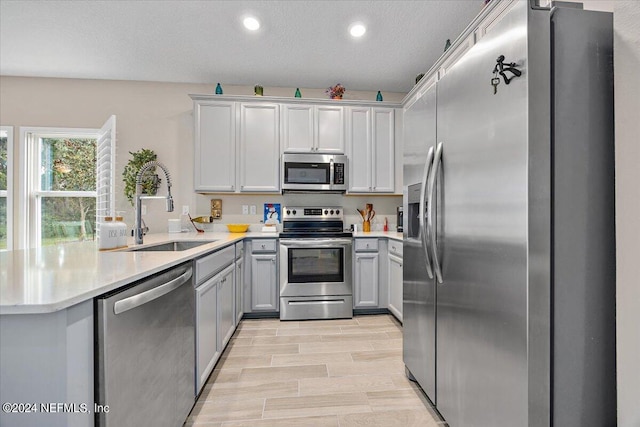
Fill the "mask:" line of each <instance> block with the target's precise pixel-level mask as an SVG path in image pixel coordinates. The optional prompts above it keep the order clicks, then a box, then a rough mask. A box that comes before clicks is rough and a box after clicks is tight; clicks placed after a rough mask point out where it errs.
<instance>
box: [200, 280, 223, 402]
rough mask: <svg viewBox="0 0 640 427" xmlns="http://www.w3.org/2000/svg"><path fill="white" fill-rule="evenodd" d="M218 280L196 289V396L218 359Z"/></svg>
mask: <svg viewBox="0 0 640 427" xmlns="http://www.w3.org/2000/svg"><path fill="white" fill-rule="evenodd" d="M218 279H219V276H215V277H213V278H211V279H209V280H208V281H206V282H205V283H203V284H202V285H200V286H199V287H197V288H196V395H197V394H198V393H200V390H202V386H204V384H205V382H207V378H208V377H209V374H211V371H213V367H214V366H215V364H216V362H217V361H218V358H219V357H220V352H219V351H218V340H217V334H218V332H217V331H218V303H217V293H218V292H217V291H218Z"/></svg>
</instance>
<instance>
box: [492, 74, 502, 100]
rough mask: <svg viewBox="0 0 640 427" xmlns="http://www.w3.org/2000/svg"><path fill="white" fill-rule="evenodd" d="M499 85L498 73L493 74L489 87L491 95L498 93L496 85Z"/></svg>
mask: <svg viewBox="0 0 640 427" xmlns="http://www.w3.org/2000/svg"><path fill="white" fill-rule="evenodd" d="M499 84H500V78H499V77H498V72H497V71H494V72H493V78H492V79H491V86H493V94H494V95H495V94H496V93H498V85H499Z"/></svg>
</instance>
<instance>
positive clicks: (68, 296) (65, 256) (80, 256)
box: [0, 233, 277, 314]
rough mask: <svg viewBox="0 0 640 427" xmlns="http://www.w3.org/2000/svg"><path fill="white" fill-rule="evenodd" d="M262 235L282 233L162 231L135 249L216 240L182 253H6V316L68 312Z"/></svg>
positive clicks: (76, 249) (84, 247) (77, 248)
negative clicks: (145, 279)
mask: <svg viewBox="0 0 640 427" xmlns="http://www.w3.org/2000/svg"><path fill="white" fill-rule="evenodd" d="M260 237H277V234H270V233H201V234H197V233H175V234H169V233H158V234H149V235H147V236H145V237H144V244H143V245H135V244H131V245H130V246H129V247H130V248H131V247H136V246H140V247H142V246H148V245H151V244H154V243H160V242H166V241H171V240H204V241H207V240H215V242H212V243H207V244H204V245H202V246H198V247H196V248H193V249H189V250H185V251H177V252H144V251H139V252H124V251H99V250H98V246H97V243H96V242H84V243H72V244H66V245H57V246H48V247H43V248H37V249H24V250H17V251H5V252H0V279H1V281H0V314H26V313H50V312H54V311H58V310H62V309H64V308H67V307H70V306H72V305H75V304H78V303H80V302H83V301H86V300H88V299H91V298H93V297H95V296H98V295H101V294H104V293H106V292H109V291H112V290H114V289H117V288H119V287H121V286H123V285H126V284H128V283H131V282H134V281H136V280H139V279H142V278H144V277H147V276H149V275H151V274H154V273H157V272H159V271H162V270H165V269H167V268H169V267H172V266H174V265H177V264H180V263H182V262H185V261H189V260H191V259H194V258H197V257H199V256H201V255H204V254H206V253H208V252H211V251H213V250H216V249H219V248H222V247H224V246H228V245H230V244H232V243H234V242H237V241H240V240H242V239H245V238H260ZM130 243H133V239H131V240H130Z"/></svg>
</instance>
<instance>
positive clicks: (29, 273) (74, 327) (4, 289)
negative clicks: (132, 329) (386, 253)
mask: <svg viewBox="0 0 640 427" xmlns="http://www.w3.org/2000/svg"><path fill="white" fill-rule="evenodd" d="M363 236H365V237H368V238H371V239H381V240H387V239H392V240H393V241H396V242H400V241H401V239H402V234H401V233H384V232H373V233H362V232H360V233H356V236H355V238H362V237H363ZM265 238H268V239H273V238H274V235H273V234H270V233H260V232H248V233H237V234H236V233H218V232H210V233H203V234H196V233H188V234H187V233H183V234H181V235H180V236H179V237H178V238H176V237H175V234H166V233H160V234H150V235H147V236H145V242H144V244H142V245H131V246H130V247H129V250H126V251H103V252H100V251H98V250H97V245H96V244H95V243H94V242H86V243H79V244H73V245H60V246H55V247H43V248H38V249H28V250H18V251H8V252H2V253H0V262H1V263H2V265H3V270H2V284H1V288H0V290H1V292H0V295H1V298H0V334H2V338H3V341H4V340H6V341H7V342H11V343H12V345H11V346H3V347H2V349H0V372H2V378H3V382H2V385H0V394H1V395H2V401H3V402H15V403H27V402H31V403H37V404H40V403H47V402H59V403H61V404H71V405H72V406H71V407H69V406H67V407H66V408H65V409H64V410H62V409H61V410H59V411H57V413H55V414H52V413H42V412H38V413H31V414H24V413H22V414H20V413H4V412H3V413H2V414H1V416H2V421H3V424H4V423H5V420H6V422H8V423H11V425H33V423H34V422H35V423H46V424H47V425H52V426H57V425H59V426H89V425H93V416H94V414H93V412H94V410H96V408H94V402H95V398H94V388H95V384H94V362H95V358H96V357H97V354H96V349H95V348H94V341H95V340H96V337H95V335H94V333H95V330H94V328H95V324H96V322H97V319H96V317H95V311H94V298H96V297H98V296H100V295H104V294H106V293H109V292H113V291H115V290H117V289H120V288H123V289H124V288H127V287H128V285H130V284H132V283H134V282H138V281H140V280H142V279H144V278H146V277H149V276H152V275H154V274H157V273H159V272H162V271H165V270H167V269H170V268H171V267H174V266H178V265H181V264H184V263H190V262H191V261H192V260H194V259H204V258H208V256H209V254H213V253H216V252H221V251H223V250H226V249H227V248H228V249H231V250H233V247H234V245H235V244H237V243H240V244H242V242H244V241H252V240H255V239H265ZM167 241H189V242H200V241H201V242H202V243H203V244H201V245H199V246H196V247H194V248H191V249H186V250H183V251H144V250H142V251H140V250H138V251H136V250H132V249H137V248H146V247H149V246H153V245H156V244H159V243H163V242H167ZM248 255H249V256H250V254H248ZM245 265H247V263H245ZM240 280H241V283H239V286H238V288H237V289H238V290H239V291H240V290H241V293H243V294H244V295H249V298H250V292H249V293H247V289H246V287H247V286H251V281H250V277H247V276H246V275H245V278H244V280H242V279H240ZM242 282H243V283H242ZM232 295H235V293H234V294H232ZM385 301H386V299H385ZM228 304H229V306H231V305H232V304H233V301H228ZM245 307H246V306H245ZM249 307H250V304H249ZM240 310H241V309H240ZM235 326H237V322H236V324H235ZM205 379H206V378H205ZM84 405H87V406H84ZM87 408H88V409H87ZM20 409H22V408H20ZM69 409H72V410H71V411H69ZM98 410H99V409H98ZM24 422H26V423H27V424H20V423H24Z"/></svg>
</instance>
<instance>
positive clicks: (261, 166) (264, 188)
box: [214, 103, 280, 193]
mask: <svg viewBox="0 0 640 427" xmlns="http://www.w3.org/2000/svg"><path fill="white" fill-rule="evenodd" d="M240 116H241V117H240V191H242V192H273V193H277V192H279V191H280V172H279V171H280V167H279V165H280V126H279V123H280V116H279V106H278V105H277V104H262V103H260V104H247V103H243V104H241V105H240ZM214 158H218V159H221V161H220V163H223V162H224V158H223V157H221V156H219V155H218V156H216V157H214Z"/></svg>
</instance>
